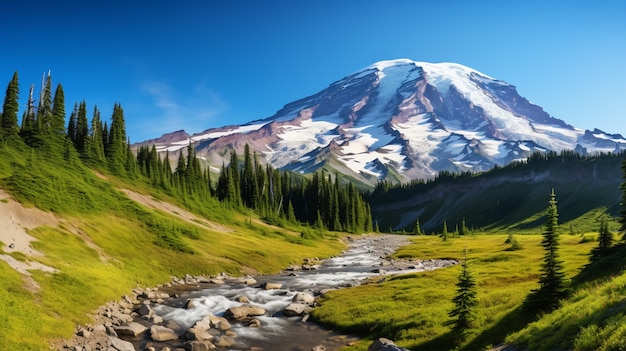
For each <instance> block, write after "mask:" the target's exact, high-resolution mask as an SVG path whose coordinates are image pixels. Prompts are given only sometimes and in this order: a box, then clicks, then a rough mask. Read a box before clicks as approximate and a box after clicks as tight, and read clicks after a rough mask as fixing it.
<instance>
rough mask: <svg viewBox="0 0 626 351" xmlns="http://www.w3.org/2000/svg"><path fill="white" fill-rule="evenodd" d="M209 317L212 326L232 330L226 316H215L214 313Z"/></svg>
mask: <svg viewBox="0 0 626 351" xmlns="http://www.w3.org/2000/svg"><path fill="white" fill-rule="evenodd" d="M263 311H265V310H263ZM263 314H265V312H264V313H263ZM207 317H208V318H209V320H210V321H211V326H212V327H213V328H216V329H219V330H221V331H225V330H230V329H231V328H232V325H231V324H230V322H229V321H228V319H226V318H224V317H220V316H214V315H212V314H210V315H208V316H207Z"/></svg>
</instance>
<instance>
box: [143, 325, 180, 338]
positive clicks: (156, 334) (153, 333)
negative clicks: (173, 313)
mask: <svg viewBox="0 0 626 351" xmlns="http://www.w3.org/2000/svg"><path fill="white" fill-rule="evenodd" d="M150 337H151V338H152V340H154V341H169V340H176V339H178V334H176V333H175V332H174V331H173V330H172V329H170V328H166V327H163V326H160V325H153V326H152V327H150Z"/></svg>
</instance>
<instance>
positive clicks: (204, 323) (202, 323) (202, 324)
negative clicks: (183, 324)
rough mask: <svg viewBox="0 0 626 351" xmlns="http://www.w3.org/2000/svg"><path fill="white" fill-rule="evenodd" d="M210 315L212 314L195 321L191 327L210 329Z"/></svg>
mask: <svg viewBox="0 0 626 351" xmlns="http://www.w3.org/2000/svg"><path fill="white" fill-rule="evenodd" d="M211 316H212V315H208V316H206V317H204V318H202V319H201V320H199V321H197V322H196V323H195V324H194V325H193V328H198V329H204V330H209V329H211Z"/></svg>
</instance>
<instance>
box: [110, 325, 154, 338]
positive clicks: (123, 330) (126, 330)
mask: <svg viewBox="0 0 626 351" xmlns="http://www.w3.org/2000/svg"><path fill="white" fill-rule="evenodd" d="M114 329H115V333H117V335H119V336H137V335H139V334H141V333H143V332H145V331H146V329H147V328H146V327H144V326H143V325H141V324H139V323H137V322H129V323H127V324H124V325H121V326H119V327H116V328H114Z"/></svg>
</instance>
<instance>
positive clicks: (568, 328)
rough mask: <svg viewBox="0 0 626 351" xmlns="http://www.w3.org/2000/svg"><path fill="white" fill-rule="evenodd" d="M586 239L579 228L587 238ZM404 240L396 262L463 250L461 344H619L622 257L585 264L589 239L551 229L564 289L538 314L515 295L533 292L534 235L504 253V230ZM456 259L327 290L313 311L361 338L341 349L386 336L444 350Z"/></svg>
mask: <svg viewBox="0 0 626 351" xmlns="http://www.w3.org/2000/svg"><path fill="white" fill-rule="evenodd" d="M590 236H593V234H588V235H587V238H589V237H590ZM411 238H412V244H411V245H409V246H407V247H404V248H402V249H401V250H399V251H398V252H397V253H396V254H395V256H396V257H397V258H404V259H410V258H415V259H422V260H427V259H437V258H455V259H459V260H460V259H462V257H463V251H464V249H467V252H468V254H467V255H468V256H467V257H468V262H469V267H470V271H471V272H472V274H473V276H474V277H475V279H476V282H477V298H478V303H479V304H478V307H477V308H476V310H475V326H474V329H472V331H471V334H470V337H469V338H468V339H467V340H466V341H465V342H464V343H463V344H461V345H460V346H458V349H461V350H485V349H489V348H490V347H495V346H497V345H498V344H500V343H505V342H506V343H510V344H515V345H516V346H517V347H519V348H520V349H529V350H557V349H576V350H596V349H602V350H618V349H620V350H621V349H623V347H624V345H626V327H625V326H626V319H625V318H624V315H623V309H624V308H625V307H626V306H624V301H625V300H624V296H626V295H624V292H625V291H624V288H625V287H624V283H625V282H626V276H623V275H621V274H617V275H616V276H612V275H609V276H607V275H606V273H604V272H606V271H607V269H608V270H609V271H613V272H614V271H616V270H615V269H616V268H617V267H616V265H621V267H623V265H624V262H623V260H621V259H620V260H613V261H611V262H604V263H603V262H599V263H596V264H595V265H590V264H589V263H590V252H591V251H592V249H593V248H595V247H596V246H597V242H595V240H583V237H582V236H581V235H569V234H561V235H560V243H561V245H560V255H561V259H562V260H563V261H564V267H565V272H566V274H567V277H568V278H569V279H570V283H571V286H572V290H573V293H572V295H571V297H570V298H569V299H568V300H566V301H564V302H563V307H562V308H560V309H558V310H556V311H554V312H552V313H549V314H545V315H536V314H534V313H532V312H528V309H526V308H525V307H524V301H525V299H526V297H527V296H528V294H529V293H530V292H531V291H532V290H533V289H536V288H538V283H537V282H538V279H539V275H540V264H541V261H542V259H543V255H544V251H543V248H542V246H541V245H540V243H541V239H542V236H541V235H530V234H528V235H515V239H516V240H517V242H518V243H519V244H520V246H521V249H519V250H510V248H511V244H509V243H506V241H507V238H508V235H501V234H478V235H469V236H463V237H457V238H451V239H448V240H447V241H444V240H442V239H441V238H440V237H437V236H412V237H411ZM460 269H461V267H460V265H457V266H454V267H452V268H444V269H438V270H434V271H428V272H420V273H410V274H404V275H398V276H395V277H392V278H389V279H384V280H382V281H377V280H373V281H371V282H369V283H368V284H365V285H362V286H358V287H354V288H349V289H344V290H337V291H333V292H330V293H329V294H328V295H327V297H326V298H325V299H324V300H323V301H322V303H321V306H320V307H319V308H317V309H316V310H315V311H314V313H313V316H314V318H315V319H316V320H317V321H320V322H321V323H323V324H324V325H327V326H329V327H332V328H336V329H338V330H342V331H345V332H352V333H358V334H361V335H368V338H367V339H366V340H363V341H362V342H360V343H359V344H357V345H356V346H354V347H347V348H345V349H346V350H367V347H368V345H369V344H370V342H371V339H374V338H377V337H386V338H389V339H392V340H394V341H395V342H396V344H398V345H400V346H402V347H405V348H408V349H411V350H449V349H455V348H456V347H455V346H453V345H454V343H453V340H454V335H452V334H451V332H450V329H451V328H450V327H449V326H446V325H445V323H446V322H447V321H448V320H449V316H448V313H449V312H450V311H451V310H452V309H453V308H454V305H453V303H452V298H453V297H454V295H455V292H456V286H455V284H456V282H457V279H458V275H459V273H460Z"/></svg>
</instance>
